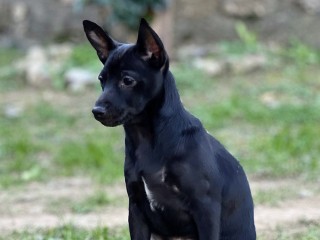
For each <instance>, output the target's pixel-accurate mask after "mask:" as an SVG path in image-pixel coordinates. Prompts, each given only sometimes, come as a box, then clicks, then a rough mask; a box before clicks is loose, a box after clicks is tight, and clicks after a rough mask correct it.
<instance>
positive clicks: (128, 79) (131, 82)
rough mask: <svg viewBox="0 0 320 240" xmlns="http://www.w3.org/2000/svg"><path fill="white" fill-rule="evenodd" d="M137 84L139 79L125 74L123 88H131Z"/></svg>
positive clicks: (122, 81) (122, 82)
mask: <svg viewBox="0 0 320 240" xmlns="http://www.w3.org/2000/svg"><path fill="white" fill-rule="evenodd" d="M136 84H137V81H136V80H135V79H134V78H132V77H129V76H124V77H123V78H122V80H121V82H120V87H122V88H131V87H134V86H135V85H136Z"/></svg>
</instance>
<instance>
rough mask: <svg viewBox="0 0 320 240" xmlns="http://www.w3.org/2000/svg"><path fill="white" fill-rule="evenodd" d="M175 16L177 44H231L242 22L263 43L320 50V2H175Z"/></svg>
mask: <svg viewBox="0 0 320 240" xmlns="http://www.w3.org/2000/svg"><path fill="white" fill-rule="evenodd" d="M175 13H176V14H175V22H176V26H175V32H176V36H175V42H176V44H177V43H181V42H186V41H188V42H197V43H203V44H206V43H212V42H216V41H219V40H225V39H229V40H232V39H234V38H236V37H237V35H236V32H235V29H234V25H235V23H236V22H237V21H243V22H244V23H246V25H247V26H248V28H249V29H250V30H252V31H254V32H256V33H257V35H258V36H259V39H260V40H262V41H276V42H281V43H285V42H288V41H290V40H293V39H299V40H302V41H304V42H306V43H308V44H310V45H313V46H315V47H317V48H320V0H197V1H194V0H176V9H175Z"/></svg>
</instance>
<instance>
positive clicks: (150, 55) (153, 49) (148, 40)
mask: <svg viewBox="0 0 320 240" xmlns="http://www.w3.org/2000/svg"><path fill="white" fill-rule="evenodd" d="M136 47H137V49H138V52H139V54H140V56H141V57H142V59H143V60H145V61H148V62H150V63H151V64H152V65H153V66H155V67H159V68H160V67H162V66H163V65H164V64H165V63H166V61H167V53H166V51H165V49H164V46H163V43H162V41H161V39H160V38H159V36H158V35H157V34H156V32H155V31H154V30H153V29H152V28H151V27H150V26H149V24H148V23H147V21H146V20H145V19H143V18H142V19H141V22H140V27H139V33H138V40H137V43H136Z"/></svg>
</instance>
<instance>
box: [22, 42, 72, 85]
mask: <svg viewBox="0 0 320 240" xmlns="http://www.w3.org/2000/svg"><path fill="white" fill-rule="evenodd" d="M71 53H72V47H71V46H70V45H68V44H61V45H50V46H49V47H47V48H44V47H42V46H39V45H35V46H33V47H30V48H29V49H28V51H27V53H26V56H25V58H23V59H22V60H20V61H19V62H18V63H17V64H16V65H17V68H18V71H20V72H22V73H23V75H24V76H25V78H26V79H25V80H26V82H27V84H28V85H31V86H33V87H40V88H47V87H51V86H52V82H51V81H52V78H53V76H56V75H58V74H60V73H61V72H62V71H63V70H64V66H65V63H66V61H67V60H68V58H69V57H70V55H71Z"/></svg>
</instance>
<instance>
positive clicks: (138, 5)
mask: <svg viewBox="0 0 320 240" xmlns="http://www.w3.org/2000/svg"><path fill="white" fill-rule="evenodd" d="M88 2H89V3H90V2H91V3H96V4H100V5H102V6H106V7H109V8H111V13H110V16H109V18H108V19H107V20H108V21H111V22H114V21H116V22H121V23H123V24H124V25H126V26H127V27H129V28H130V29H136V28H137V27H138V25H139V22H140V18H146V19H147V20H148V21H151V20H152V18H153V15H154V13H155V12H156V11H159V10H163V9H165V8H166V7H167V1H166V0H136V1H133V0H117V1H114V0H90V1H88Z"/></svg>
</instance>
